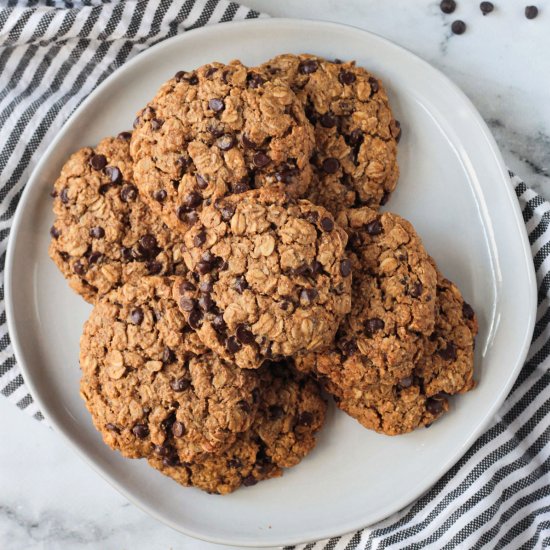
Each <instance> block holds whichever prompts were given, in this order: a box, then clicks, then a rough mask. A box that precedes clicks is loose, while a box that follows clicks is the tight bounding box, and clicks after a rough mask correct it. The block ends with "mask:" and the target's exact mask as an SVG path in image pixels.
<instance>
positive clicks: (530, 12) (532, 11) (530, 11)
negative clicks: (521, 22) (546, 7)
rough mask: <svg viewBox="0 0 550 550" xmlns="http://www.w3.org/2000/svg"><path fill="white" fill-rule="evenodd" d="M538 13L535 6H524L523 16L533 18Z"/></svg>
mask: <svg viewBox="0 0 550 550" xmlns="http://www.w3.org/2000/svg"><path fill="white" fill-rule="evenodd" d="M538 14H539V9H538V8H537V6H527V7H526V8H525V17H527V19H535V17H536V16H537V15H538Z"/></svg>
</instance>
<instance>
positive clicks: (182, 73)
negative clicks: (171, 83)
mask: <svg viewBox="0 0 550 550" xmlns="http://www.w3.org/2000/svg"><path fill="white" fill-rule="evenodd" d="M186 74H187V71H178V72H177V73H176V74H175V75H174V79H175V80H177V81H178V82H181V81H182V80H183V77H184V76H185V75H186Z"/></svg>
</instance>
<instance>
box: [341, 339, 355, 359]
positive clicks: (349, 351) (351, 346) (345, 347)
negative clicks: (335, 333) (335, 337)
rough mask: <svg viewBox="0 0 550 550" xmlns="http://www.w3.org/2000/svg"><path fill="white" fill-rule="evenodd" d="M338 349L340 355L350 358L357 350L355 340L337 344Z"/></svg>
mask: <svg viewBox="0 0 550 550" xmlns="http://www.w3.org/2000/svg"><path fill="white" fill-rule="evenodd" d="M339 347H340V350H341V351H342V353H343V354H344V355H345V356H347V357H351V356H352V355H353V354H354V353H357V351H358V350H359V348H358V347H357V343H356V342H355V340H347V341H346V342H342V343H340V344H339Z"/></svg>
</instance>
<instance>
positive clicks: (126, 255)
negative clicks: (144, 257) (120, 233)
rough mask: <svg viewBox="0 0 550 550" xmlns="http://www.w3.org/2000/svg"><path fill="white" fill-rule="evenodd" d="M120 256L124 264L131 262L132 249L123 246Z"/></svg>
mask: <svg viewBox="0 0 550 550" xmlns="http://www.w3.org/2000/svg"><path fill="white" fill-rule="evenodd" d="M120 255H121V256H122V259H123V260H124V261H126V262H131V261H132V260H133V259H134V256H133V254H132V249H131V248H126V247H125V246H123V247H122V248H121V249H120Z"/></svg>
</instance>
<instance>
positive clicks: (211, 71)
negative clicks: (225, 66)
mask: <svg viewBox="0 0 550 550" xmlns="http://www.w3.org/2000/svg"><path fill="white" fill-rule="evenodd" d="M217 70H218V67H208V69H206V71H205V72H204V76H205V77H206V78H210V77H211V76H212V75H213V74H214V73H215V72H216V71H217Z"/></svg>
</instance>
